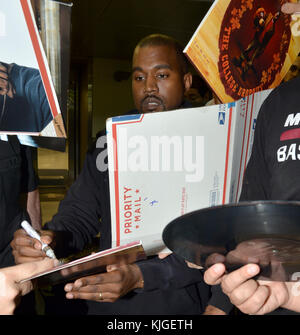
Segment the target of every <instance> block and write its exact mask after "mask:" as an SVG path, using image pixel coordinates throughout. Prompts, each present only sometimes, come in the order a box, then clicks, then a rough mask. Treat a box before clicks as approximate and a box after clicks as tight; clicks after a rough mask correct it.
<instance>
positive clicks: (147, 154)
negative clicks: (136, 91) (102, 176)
mask: <svg viewBox="0 0 300 335" xmlns="http://www.w3.org/2000/svg"><path fill="white" fill-rule="evenodd" d="M267 95H268V92H264V93H259V94H256V96H250V97H247V98H244V99H242V100H241V101H238V102H234V103H230V104H222V105H215V106H207V107H200V108H190V109H180V110H175V111H168V112H158V113H149V114H135V115H125V116H120V117H113V118H110V119H108V120H107V124H106V129H107V150H108V163H109V180H110V200H111V218H112V242H113V246H118V245H121V244H123V243H127V242H130V241H133V240H137V239H139V240H141V241H142V242H143V246H144V248H145V251H146V252H147V253H148V254H154V253H157V252H158V251H160V250H161V249H162V248H163V247H164V245H163V242H162V231H163V229H164V227H165V226H166V225H167V224H168V223H169V222H170V221H171V220H173V219H174V218H176V217H178V216H180V215H183V214H185V213H188V212H191V211H193V210H197V209H201V208H205V207H210V206H216V205H220V204H226V203H229V202H235V201H237V200H238V194H239V192H240V189H241V185H242V177H243V173H244V169H245V166H246V163H247V161H248V159H249V156H250V153H251V143H252V141H253V134H254V128H253V127H252V126H251V124H252V125H253V122H254V120H255V118H256V116H257V111H254V108H256V109H259V107H260V105H261V103H262V101H263V100H264V98H265V97H266V96H267ZM251 99H252V100H253V101H252V100H251ZM255 101H259V102H258V103H255Z"/></svg>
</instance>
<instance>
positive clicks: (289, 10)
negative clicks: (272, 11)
mask: <svg viewBox="0 0 300 335" xmlns="http://www.w3.org/2000/svg"><path fill="white" fill-rule="evenodd" d="M281 11H282V12H283V13H285V14H294V13H297V12H300V3H291V2H286V3H284V4H283V5H282V6H281Z"/></svg>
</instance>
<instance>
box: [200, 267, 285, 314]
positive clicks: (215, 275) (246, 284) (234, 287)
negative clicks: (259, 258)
mask: <svg viewBox="0 0 300 335" xmlns="http://www.w3.org/2000/svg"><path fill="white" fill-rule="evenodd" d="M225 270H226V269H225V266H224V264H215V265H213V266H211V267H210V268H209V269H208V270H206V271H205V273H204V281H205V282H206V283H207V284H208V285H216V284H221V287H222V290H223V292H224V293H225V294H226V295H227V296H228V297H229V299H230V301H231V302H232V304H234V305H235V306H236V307H238V308H239V309H240V310H241V311H242V312H243V313H245V314H257V315H262V314H266V313H270V312H272V311H273V310H275V309H277V308H278V307H280V306H284V305H285V304H287V303H288V300H289V290H288V287H287V285H286V283H284V282H276V281H260V280H254V279H253V277H254V276H256V275H257V274H258V273H259V271H260V268H259V266H258V265H257V264H247V265H245V266H243V267H241V268H240V269H238V270H236V271H233V272H231V273H229V274H225Z"/></svg>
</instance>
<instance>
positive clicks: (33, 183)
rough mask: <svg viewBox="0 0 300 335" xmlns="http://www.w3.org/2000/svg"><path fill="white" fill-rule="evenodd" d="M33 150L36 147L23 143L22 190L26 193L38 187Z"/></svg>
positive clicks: (21, 150)
mask: <svg viewBox="0 0 300 335" xmlns="http://www.w3.org/2000/svg"><path fill="white" fill-rule="evenodd" d="M32 150H36V149H33V148H31V147H28V146H25V145H21V149H20V153H21V158H22V161H21V162H22V163H21V164H22V165H21V172H22V174H21V191H22V192H24V193H28V192H32V191H34V190H36V189H37V187H38V178H37V175H36V171H35V169H34V166H33V160H32Z"/></svg>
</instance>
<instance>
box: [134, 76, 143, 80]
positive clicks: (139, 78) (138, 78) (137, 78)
mask: <svg viewBox="0 0 300 335" xmlns="http://www.w3.org/2000/svg"><path fill="white" fill-rule="evenodd" d="M143 79H144V77H143V76H135V80H136V81H142V80H143Z"/></svg>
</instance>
